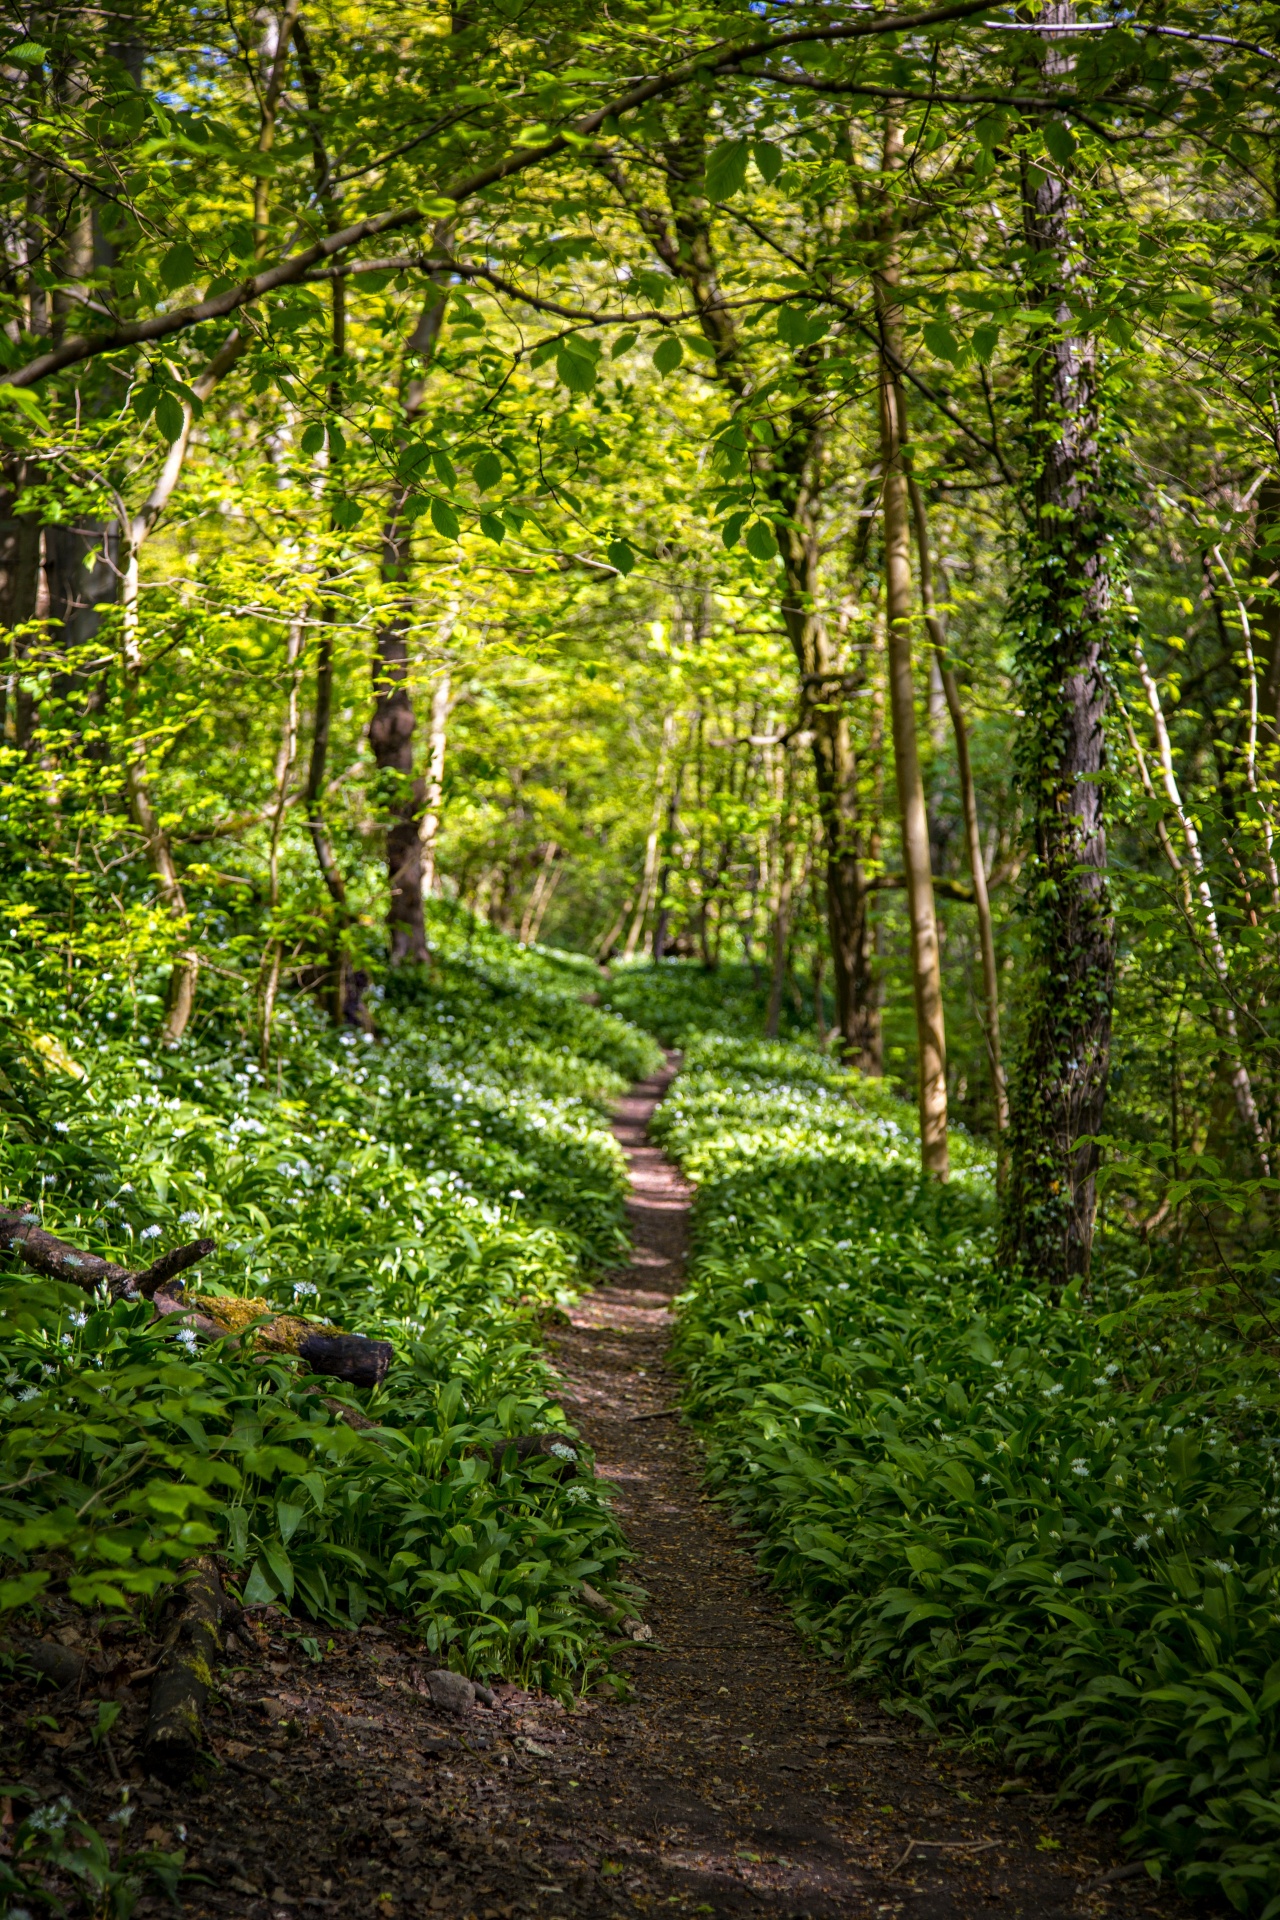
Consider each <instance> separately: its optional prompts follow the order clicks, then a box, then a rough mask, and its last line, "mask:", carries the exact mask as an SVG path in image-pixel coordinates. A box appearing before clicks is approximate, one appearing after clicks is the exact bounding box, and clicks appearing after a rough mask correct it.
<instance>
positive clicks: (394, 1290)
mask: <svg viewBox="0 0 1280 1920" xmlns="http://www.w3.org/2000/svg"><path fill="white" fill-rule="evenodd" d="M432 931H433V943H434V947H435V954H436V957H435V961H434V964H433V965H432V966H431V967H430V968H424V969H422V970H420V971H418V972H416V973H414V974H412V975H409V974H402V975H396V976H393V978H392V980H391V981H390V982H389V983H386V984H384V985H383V986H382V987H381V988H379V987H376V986H375V987H374V988H373V989H371V990H370V993H369V996H368V998H369V1005H370V1010H371V1013H372V1015H373V1017H374V1020H375V1023H376V1028H377V1032H376V1034H375V1035H365V1034H363V1033H360V1032H356V1031H354V1030H350V1029H348V1030H344V1031H340V1032H335V1031H334V1030H333V1029H332V1028H331V1027H329V1026H328V1024H327V1023H326V1021H325V1020H324V1018H323V1016H322V1014H321V1013H320V1011H319V1010H318V1008H316V1007H315V1006H314V1005H313V1004H312V1002H311V1001H310V1000H308V999H307V998H306V997H305V996H302V995H290V996H287V997H286V999H285V1002H284V1004H283V1006H282V1009H281V1012H280V1015H279V1018H278V1021H277V1025H276V1029H275V1034H274V1039H273V1046H272V1050H271V1054H270V1056H269V1059H268V1061H267V1063H266V1065H265V1067H264V1066H263V1065H260V1063H259V1059H258V1048H257V1043H256V1037H255V1036H254V1035H253V1033H252V1032H251V1030H250V1029H249V1026H248V1023H247V1022H244V1023H242V1019H241V1015H242V1012H243V1010H242V1008H240V1007H239V1005H238V1004H237V1003H236V1002H234V1001H233V1000H230V999H229V1000H228V1001H227V1002H226V1003H225V1004H223V1005H221V1006H220V1005H219V1004H218V1002H217V1001H216V999H214V998H213V996H212V994H205V995H204V998H203V1000H202V1021H201V1024H200V1026H199V1027H198V1029H197V1030H196V1031H194V1033H193V1034H192V1035H190V1036H189V1037H188V1039H187V1040H186V1041H185V1042H184V1044H183V1045H182V1047H181V1048H179V1049H178V1050H176V1051H175V1052H173V1053H163V1052H162V1050H161V1049H160V1048H159V1047H158V1046H157V1045H156V1044H155V1042H154V1039H153V1038H152V1037H151V1036H150V1035H149V1033H148V1031H147V1013H148V1009H147V1007H146V1005H145V1003H142V1004H141V1005H140V1006H139V1004H138V1003H136V1002H131V1001H130V1000H129V998H128V995H127V991H126V987H127V983H124V982H121V981H113V980H112V979H111V978H110V976H109V975H104V976H103V977H102V978H101V979H99V980H98V981H96V982H94V984H93V986H92V988H91V989H90V988H81V989H80V990H79V992H78V995H77V998H76V1000H75V1001H74V1003H73V1004H68V1000H67V996H66V992H65V982H64V980H63V979H62V978H61V977H60V976H58V975H55V973H54V972H53V969H52V967H46V966H44V965H42V964H41V962H40V960H39V957H38V956H33V955H32V954H31V953H29V952H28V953H26V954H25V955H24V954H23V953H22V952H20V951H19V950H18V949H17V947H16V945H15V946H14V947H11V948H10V949H9V950H8V951H6V952H5V953H3V954H0V987H3V988H4V989H5V990H7V998H8V1004H7V1007H6V1008H5V1009H4V1011H5V1012H6V1014H7V1018H6V1020H5V1022H4V1027H3V1040H4V1048H5V1053H4V1059H3V1062H2V1064H3V1066H4V1069H5V1073H4V1080H3V1084H2V1086H0V1096H2V1100H3V1105H2V1109H0V1125H2V1127H3V1141H2V1145H0V1151H2V1155H3V1190H4V1193H5V1196H6V1199H7V1200H9V1201H12V1200H14V1199H22V1200H25V1201H28V1202H33V1203H35V1204H37V1205H38V1207H39V1208H40V1211H41V1212H42V1214H43V1218H44V1223H45V1225H46V1226H47V1227H48V1228H49V1229H51V1230H52V1231H54V1232H56V1233H59V1234H61V1235H63V1236H64V1237H65V1238H67V1239H69V1240H72V1241H74V1242H76V1243H77V1244H79V1245H82V1246H85V1247H88V1248H91V1249H92V1250H94V1251H96V1252H101V1253H105V1254H108V1255H110V1256H112V1257H114V1258H116V1259H118V1260H120V1261H122V1262H123V1263H124V1264H126V1265H132V1266H139V1267H141V1266H144V1265H146V1264H148V1263H149V1262H150V1261H151V1260H153V1259H154V1258H155V1257H156V1256H157V1255H158V1254H160V1253H162V1252H163V1251H164V1250H165V1249H166V1248H168V1247H169V1246H172V1245H178V1244H181V1243H183V1242H185V1241H189V1240H192V1239H194V1238H196V1237H199V1236H204V1235H208V1236H211V1237H213V1238H215V1239H216V1241H217V1251H216V1253H215V1254H214V1255H213V1256H212V1257H210V1258H209V1259H207V1260H206V1261H205V1262H204V1263H203V1266H202V1268H201V1270H200V1277H199V1281H198V1282H197V1283H196V1285H197V1286H198V1287H199V1288H201V1289H203V1290H204V1291H206V1292H212V1293H218V1292H221V1293H233V1294H239V1295H243V1296H248V1297H253V1298H259V1297H260V1298H262V1299H264V1300H265V1301H267V1302H268V1303H269V1306H270V1307H271V1308H272V1309H273V1310H282V1309H283V1310H287V1311H289V1312H290V1313H293V1314H301V1315H305V1316H308V1317H311V1318H314V1319H317V1320H329V1321H331V1322H333V1323H334V1324H336V1325H339V1326H341V1327H343V1328H344V1329H346V1330H347V1331H349V1332H362V1333H367V1334H371V1335H376V1336H378V1337H381V1338H386V1339H389V1340H391V1341H392V1342H393V1343H394V1346H395V1353H396V1357H395V1362H394V1365H393V1367H392V1369H391V1372H390V1374H389V1375H388V1378H387V1380H386V1382H385V1385H384V1386H383V1387H382V1388H380V1389H378V1390H376V1391H375V1392H373V1393H357V1392H356V1391H355V1390H354V1389H350V1388H339V1387H336V1386H335V1383H334V1382H333V1381H308V1380H305V1379H304V1378H302V1377H301V1376H300V1374H299V1372H298V1370H297V1368H296V1366H295V1365H293V1364H292V1363H290V1362H287V1361H285V1360H283V1359H274V1358H269V1357H268V1356H266V1355H261V1354H255V1353H254V1352H253V1350H252V1349H253V1340H252V1337H251V1338H250V1339H249V1340H248V1341H247V1342H246V1344H245V1345H244V1346H243V1347H242V1348H240V1349H237V1348H235V1347H233V1346H231V1345H230V1344H228V1343H218V1344H216V1345H211V1346H197V1343H196V1341H195V1338H194V1336H192V1335H190V1334H183V1335H178V1336H174V1335H173V1334H171V1333H170V1332H168V1331H166V1330H165V1329H164V1328H163V1327H158V1326H155V1325H152V1324H150V1318H151V1316H150V1313H149V1310H148V1308H147V1307H146V1306H145V1305H142V1304H137V1305H130V1304H127V1303H119V1304H116V1305H114V1306H107V1305H105V1304H104V1303H103V1302H101V1301H98V1302H94V1301H93V1300H92V1299H90V1298H89V1297H88V1296H87V1295H85V1294H83V1293H80V1292H78V1291H77V1290H74V1289H69V1288H66V1287H60V1286H57V1285H55V1284H53V1283H51V1282H47V1281H43V1280H38V1279H36V1278H35V1277H34V1276H33V1275H32V1274H31V1273H30V1272H29V1270H27V1269H25V1268H22V1267H20V1266H18V1265H17V1264H16V1262H13V1261H10V1263H9V1266H8V1270H7V1271H6V1272H5V1273H4V1274H3V1275H0V1576H2V1577H0V1604H3V1606H4V1607H5V1608H7V1609H9V1610H10V1611H11V1612H12V1611H13V1610H15V1609H18V1610H20V1609H24V1608H25V1609H28V1610H33V1609H34V1610H36V1611H38V1609H39V1606H40V1603H41V1600H42V1599H48V1598H49V1597H51V1596H53V1595H56V1594H59V1593H64V1594H67V1595H69V1596H70V1598H71V1599H72V1600H74V1601H76V1602H77V1603H79V1604H81V1605H84V1606H86V1607H101V1606H107V1607H111V1606H115V1607H132V1608H137V1607H139V1606H146V1605H147V1604H148V1603H149V1602H150V1601H151V1600H152V1599H153V1598H154V1596H156V1595H157V1594H158V1593H160V1592H161V1591H162V1590H163V1588H164V1587H165V1586H166V1585H167V1584H168V1583H169V1582H171V1581H172V1580H173V1579H174V1578H175V1577H176V1576H177V1575H179V1574H180V1572H181V1569H182V1566H183V1563H184V1562H185V1561H187V1560H189V1559H190V1557H191V1556H192V1555H193V1554H195V1553H197V1552H199V1551H210V1550H211V1551H216V1552H217V1553H219V1554H220V1555H222V1556H223V1557H224V1563H225V1564H226V1566H227V1567H228V1569H229V1573H230V1576H231V1578H232V1579H233V1581H234V1582H238V1583H239V1585H240V1586H241V1589H242V1591H243V1594H244V1597H245V1599H246V1601H249V1602H260V1603H261V1602H268V1601H275V1602H277V1603H279V1604H282V1605H284V1606H286V1607H292V1608H293V1609H294V1610H295V1611H298V1612H300V1613H302V1614H305V1615H308V1616H310V1617H312V1618H314V1619H317V1620H321V1621H326V1622H330V1623H333V1624H338V1625H358V1624H359V1622H360V1621H361V1619H363V1617H364V1616H365V1615H366V1613H368V1612H369V1611H370V1610H375V1611H376V1610H379V1609H383V1608H394V1609H397V1610H398V1611H400V1612H401V1613H403V1614H405V1615H407V1616H408V1617H409V1618H411V1619H412V1620H414V1621H415V1622H416V1623H417V1624H418V1627H419V1630H420V1631H421V1633H422V1635H423V1637H424V1639H425V1641H426V1644H427V1646H428V1647H429V1648H430V1649H431V1650H433V1651H435V1652H438V1653H439V1654H440V1655H441V1657H442V1658H443V1657H447V1658H449V1659H450V1660H451V1661H452V1662H453V1663H454V1664H459V1665H463V1666H465V1667H467V1668H468V1669H469V1670H471V1671H475V1672H499V1671H501V1672H506V1673H511V1674H522V1675H525V1676H529V1677H539V1678H541V1679H542V1681H543V1683H544V1684H549V1685H556V1686H564V1685H565V1684H566V1682H567V1680H568V1679H569V1678H570V1677H572V1676H575V1675H576V1676H577V1677H578V1678H579V1679H581V1678H582V1676H583V1675H584V1674H585V1673H586V1672H587V1671H588V1670H589V1669H590V1668H591V1667H592V1666H593V1665H596V1664H598V1663H599V1660H600V1656H601V1645H600V1637H599V1632H598V1629H597V1626H596V1625H595V1624H593V1621H592V1618H591V1616H589V1615H588V1614H587V1613H586V1612H584V1610H583V1608H582V1606H581V1604H580V1601H579V1598H578V1593H579V1588H580V1584H581V1582H582V1580H583V1579H584V1578H586V1579H588V1580H590V1581H591V1582H592V1583H593V1584H594V1585H596V1586H604V1587H605V1589H606V1590H608V1589H609V1587H610V1585H611V1584H612V1585H614V1586H616V1585H617V1582H618V1579H619V1576H620V1571H621V1566H622V1559H623V1548H622V1542H621V1538H620V1535H619V1532H618V1529H617V1526H616V1524H615V1522H614V1520H613V1518H612V1515H611V1513H610V1510H609V1506H608V1502H607V1498H606V1497H605V1495H604V1491H603V1490H602V1488H601V1487H599V1486H598V1485H597V1483H596V1482H595V1480H594V1477H593V1474H592V1472H591V1469H590V1462H589V1457H588V1456H585V1455H583V1454H582V1453H581V1450H580V1449H579V1447H578V1446H577V1443H576V1441H575V1439H574V1437H573V1436H572V1435H571V1434H570V1433H569V1432H568V1431H567V1429H565V1428H564V1419H563V1415H562V1413H561V1411H560V1409H559V1408H558V1407H557V1406H556V1405H555V1404H554V1403H553V1402H552V1400H551V1399H550V1397H549V1386H550V1379H549V1375H548V1371H547V1367H546V1363H545V1361H544V1358H543V1356H542V1352H541V1347H540V1317H541V1316H543V1315H545V1314H546V1313H548V1312H551V1313H554V1312H555V1311H556V1310H557V1308H558V1307H559V1306H560V1305H561V1304H562V1303H563V1302H565V1301H566V1300H567V1299H569V1298H570V1297H571V1296H572V1293H573V1290H574V1289H575V1287H576V1286H577V1285H578V1284H579V1283H580V1282H581V1280H582V1278H583V1276H584V1274H585V1273H586V1272H587V1271H588V1270H589V1269H590V1268H591V1267H592V1266H594V1265H596V1264H598V1263H601V1262H604V1261H606V1260H609V1259H611V1258H613V1257H615V1256H616V1253H617V1251H618V1249H619V1248H620V1247H621V1246H622V1245H623V1244H625V1232H624V1225H623V1218H624V1216H623V1207H622V1201H623V1194H624V1191H625V1170H624V1166H623V1161H622V1157H621V1154H620V1153H619V1151H618V1148H617V1146H616V1144H615V1142H614V1141H613V1139H612V1137H611V1135H610V1133H609V1131H608V1125H607V1117H606V1110H605V1108H606V1102H607V1101H608V1100H609V1098H610V1097H611V1096H613V1095H615V1094H616V1093H617V1092H619V1091H620V1090H621V1089H622V1088H623V1087H624V1086H625V1085H626V1084H627V1083H628V1082H629V1081H630V1080H632V1079H634V1078H635V1077H637V1076H638V1075H639V1074H642V1073H644V1072H646V1071H649V1070H651V1068H652V1066H653V1064H654V1062H655V1060H656V1058H657V1053H656V1049H655V1047H654V1045H653V1042H652V1041H651V1040H649V1039H648V1038H647V1037H646V1036H645V1035H643V1034H640V1033H639V1032H637V1031H636V1030H635V1029H634V1028H631V1027H628V1026H627V1025H625V1024H624V1023H623V1022H622V1021H621V1020H619V1019H617V1018H615V1017H613V1016H612V1015H610V1014H607V1013H604V1012H601V1011H600V1010H599V1009H597V1008H595V1007H592V1006H589V1005H587V1004H586V1003H585V1002H584V1000H583V998H582V994H583V982H582V979H581V978H580V977H579V970H578V969H576V968H574V967H573V966H572V965H571V964H567V965H561V964H559V963H557V961H556V960H555V958H554V956H548V955H535V954H530V953H526V952H524V951H522V950H521V949H520V948H518V947H516V946H515V945H514V943H512V942H510V941H505V940H503V939H501V938H500V937H498V936H496V935H494V934H492V933H490V932H489V931H488V930H487V929H481V928H478V927H476V926H474V925H473V924H472V923H471V922H470V920H469V919H468V918H466V917H465V916H462V915H460V914H457V913H451V912H448V911H446V910H441V911H440V912H439V913H438V914H437V915H436V917H435V922H434V925H433V930H432ZM202 993H203V988H202ZM317 1389H318V1390H317ZM343 1400H345V1401H347V1402H349V1403H351V1404H352V1405H358V1406H359V1407H360V1409H361V1411H362V1412H363V1413H364V1414H365V1415H366V1416H368V1417H369V1418H371V1419H372V1420H374V1421H375V1422H376V1423H377V1425H376V1427H375V1428H374V1429H373V1430H359V1431H357V1430H356V1429H354V1428H353V1427H352V1426H351V1425H350V1424H349V1423H348V1422H347V1421H346V1420H344V1419H343V1418H342V1417H341V1414H340V1411H339V1410H338V1409H337V1407H336V1406H335V1405H334V1404H332V1403H333V1402H335V1401H343ZM557 1428H559V1429H562V1430H563V1440H562V1443H561V1444H562V1446H563V1450H564V1454H567V1455H569V1456H572V1464H573V1465H574V1466H575V1467H576V1468H577V1469H578V1470H577V1471H576V1473H575V1474H574V1476H573V1477H567V1478H564V1479H561V1477H560V1476H561V1475H562V1474H563V1473H564V1472H565V1470H566V1468H567V1467H568V1466H569V1465H570V1464H571V1460H570V1459H566V1458H565V1457H563V1456H562V1457H556V1456H554V1455H553V1456H550V1457H548V1458H545V1459H541V1460H539V1461H536V1462H534V1463H532V1464H530V1465H527V1466H525V1467H523V1468H520V1469H519V1470H517V1468H516V1465H515V1456H514V1452H508V1453H507V1454H506V1455H505V1456H504V1455H502V1453H501V1443H502V1442H503V1441H504V1440H505V1439H507V1438H509V1437H512V1436H518V1435H521V1434H524V1433H530V1432H536V1431H553V1430H555V1429H557ZM495 1449H498V1450H499V1452H498V1455H497V1464H495V1463H494V1450H495Z"/></svg>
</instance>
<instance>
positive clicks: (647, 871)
mask: <svg viewBox="0 0 1280 1920" xmlns="http://www.w3.org/2000/svg"><path fill="white" fill-rule="evenodd" d="M675 738H676V716H675V714H674V713H667V714H665V715H664V716H663V721H662V741H661V744H660V746H659V748H658V765H657V768H656V770H655V772H654V776H653V813H652V817H651V819H650V822H649V837H648V839H647V840H646V841H645V845H644V872H643V873H642V875H641V878H640V891H639V893H638V894H637V896H636V906H635V914H634V916H633V918H632V921H631V925H630V927H629V928H628V930H627V939H626V945H625V946H624V947H623V949H622V957H623V959H624V960H630V959H631V958H632V956H633V955H634V953H635V951H636V948H637V947H638V946H639V945H640V942H641V940H642V938H643V937H644V923H645V920H646V918H647V916H648V912H649V907H650V904H651V902H652V900H653V888H654V882H655V881H656V880H657V877H658V850H659V847H660V845H661V841H662V807H663V792H664V790H665V787H666V783H667V766H668V763H669V761H670V759H671V750H672V748H673V747H674V745H675Z"/></svg>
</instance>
